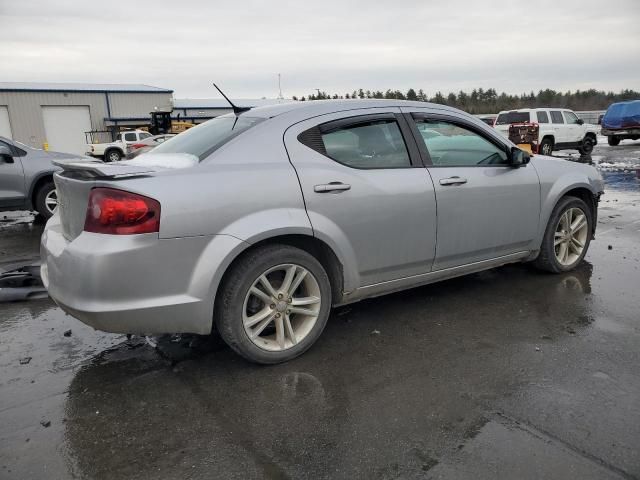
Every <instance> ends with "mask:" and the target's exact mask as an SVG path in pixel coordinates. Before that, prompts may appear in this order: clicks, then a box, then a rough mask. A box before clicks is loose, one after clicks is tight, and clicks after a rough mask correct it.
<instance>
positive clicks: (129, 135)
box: [124, 132, 136, 142]
mask: <svg viewBox="0 0 640 480" xmlns="http://www.w3.org/2000/svg"><path fill="white" fill-rule="evenodd" d="M124 141H125V142H135V141H136V134H135V132H129V133H125V134H124Z"/></svg>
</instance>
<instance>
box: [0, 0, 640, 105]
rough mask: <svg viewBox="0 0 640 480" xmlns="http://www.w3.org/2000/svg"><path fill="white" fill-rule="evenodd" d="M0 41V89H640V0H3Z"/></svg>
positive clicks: (257, 92)
mask: <svg viewBox="0 0 640 480" xmlns="http://www.w3.org/2000/svg"><path fill="white" fill-rule="evenodd" d="M526 5H529V7H526ZM0 42H1V43H0V45H1V48H0V65H2V68H1V70H0V72H2V73H1V74H0V81H43V82H44V81H52V82H54V81H55V82H96V83H98V82H99V83H146V84H150V85H155V86H160V87H166V88H171V89H173V90H175V96H176V97H178V98H185V97H186V98H207V97H215V96H216V92H215V91H214V90H213V87H211V82H212V81H215V82H216V83H218V84H219V85H221V86H222V87H223V89H224V90H226V91H227V92H228V93H229V95H231V96H233V97H236V98H241V97H244V98H252V97H255V98H259V97H275V96H276V95H277V93H278V89H277V74H278V73H281V74H282V91H283V94H284V95H285V96H286V97H290V96H292V95H298V96H300V95H306V94H308V93H310V92H313V91H314V89H315V88H320V89H322V90H325V91H327V92H330V93H334V92H338V93H345V92H350V91H352V90H354V89H356V88H360V87H361V88H364V89H365V90H366V89H371V90H378V89H379V90H385V89H387V88H391V89H401V90H406V89H407V88H409V87H413V88H416V89H418V88H423V89H424V90H425V91H426V92H427V94H429V95H432V94H434V93H435V92H436V91H438V90H439V91H442V92H443V93H445V94H446V93H448V92H451V91H458V90H461V89H462V90H467V91H469V90H471V89H472V88H474V87H483V88H489V87H493V88H496V89H497V90H498V91H499V92H500V91H506V92H508V93H521V92H524V91H527V92H528V91H530V90H538V89H540V88H553V89H556V90H563V91H564V90H569V89H571V90H575V89H587V88H596V89H604V90H614V91H618V90H620V89H623V88H633V89H635V90H640V0H593V1H592V0H552V1H547V0H539V1H538V0H519V1H514V0H495V1H494V0H442V1H435V0H394V1H386V2H375V1H371V0H369V1H349V0H341V1H334V0H324V1H317V0H316V1H313V2H306V1H303V0H299V1H291V2H284V1H251V0H236V1H225V2H221V1H216V0H209V1H207V0H183V1H176V0H172V1H163V0H155V1H139V0H136V1H132V0H127V1H119V0H111V1H108V2H97V1H92V0H55V1H52V0H0Z"/></svg>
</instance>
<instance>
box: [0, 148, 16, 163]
mask: <svg viewBox="0 0 640 480" xmlns="http://www.w3.org/2000/svg"><path fill="white" fill-rule="evenodd" d="M0 163H13V153H11V150H9V147H7V146H6V145H0Z"/></svg>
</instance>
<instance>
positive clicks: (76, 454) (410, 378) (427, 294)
mask: <svg viewBox="0 0 640 480" xmlns="http://www.w3.org/2000/svg"><path fill="white" fill-rule="evenodd" d="M597 148H600V146H598V147H597ZM607 148H608V147H605V148H602V149H601V150H603V151H608V150H607ZM638 149H639V150H640V148H638ZM610 150H611V151H614V150H615V149H610ZM596 154H599V155H602V152H599V151H595V152H594V155H596ZM625 155H626V153H625ZM604 173H605V178H606V179H607V182H610V181H611V184H610V188H608V190H607V193H606V195H605V196H604V197H603V201H602V204H601V210H600V218H599V226H598V235H597V239H596V240H595V241H594V242H593V243H592V244H591V250H590V252H589V254H588V256H587V261H586V262H584V263H583V264H582V265H581V266H580V268H578V269H576V270H575V271H573V272H570V273H567V274H563V275H547V274H542V273H539V272H536V271H534V270H532V269H530V268H529V267H528V266H526V265H511V266H506V267H502V268H499V269H495V270H491V271H488V272H483V273H479V274H475V275H471V276H468V277H463V278H458V279H454V280H450V281H446V282H443V283H440V284H435V285H431V286H427V287H423V288H418V289H414V290H411V291H406V292H401V293H398V294H395V295H391V296H387V297H381V298H378V299H373V300H369V301H365V302H361V303H359V304H356V305H352V306H349V307H345V308H342V309H338V310H336V311H334V312H333V314H332V316H331V318H330V320H329V323H328V325H327V328H326V331H325V333H324V334H323V336H322V337H321V339H320V340H319V342H318V344H317V345H316V346H314V347H313V348H312V349H311V350H310V351H309V352H308V353H307V354H305V355H304V356H303V357H301V358H299V359H297V360H295V361H293V362H290V363H288V364H285V365H279V366H274V367H259V366H255V365H251V364H248V363H246V362H244V361H243V360H241V359H240V358H239V357H238V356H237V355H235V354H233V352H231V351H230V350H229V349H228V348H225V347H224V346H223V345H221V344H220V342H219V340H217V339H216V338H215V337H196V336H180V337H165V338H160V339H157V338H156V339H153V341H154V342H158V343H159V347H158V348H157V349H154V348H152V347H151V346H150V345H149V343H148V342H147V341H146V340H145V339H144V338H140V337H132V338H130V339H127V337H126V336H123V335H109V334H104V333H100V332H96V331H94V330H92V329H91V328H89V327H86V326H84V325H83V324H81V323H79V322H77V321H75V320H74V319H72V318H71V317H68V316H66V315H65V314H64V313H62V312H61V311H60V309H58V308H57V307H56V306H55V305H54V304H53V303H52V302H51V301H49V300H36V301H32V302H27V303H20V304H4V305H1V306H0V312H1V316H0V338H2V342H1V343H0V368H1V369H2V372H3V374H2V377H1V378H0V392H1V395H0V424H1V425H3V426H2V427H1V428H0V458H2V465H1V466H0V468H2V470H0V477H2V478H16V479H22V478H68V477H72V478H207V479H209V478H243V479H244V478H301V477H302V478H425V477H426V478H440V477H442V478H495V477H496V476H498V474H499V473H503V474H505V475H506V474H507V473H513V475H512V476H511V478H529V477H528V476H527V475H529V476H535V475H536V474H540V475H537V476H538V477H540V476H542V477H544V478H571V477H574V478H630V477H634V476H635V477H637V476H640V453H639V452H638V449H637V445H638V444H639V443H640V441H639V440H640V410H639V409H638V408H637V402H638V398H640V369H638V366H639V365H640V348H639V346H640V324H639V321H640V320H639V318H638V314H637V288H638V285H639V284H640V281H639V280H640V271H639V267H640V251H639V250H638V238H639V236H638V234H639V231H640V212H639V211H638V209H637V205H638V200H640V196H639V195H640V189H639V187H638V183H637V180H636V179H635V177H634V175H631V174H629V173H624V171H623V172H604ZM609 175H620V177H609ZM610 179H611V180H610ZM38 228H41V227H38V226H33V225H31V224H29V223H18V224H11V225H8V226H3V225H0V235H1V237H0V252H2V253H1V255H3V256H2V257H0V260H1V261H2V262H3V263H4V264H8V263H10V260H12V259H14V258H30V257H33V256H34V255H35V256H37V237H38V236H39V233H38ZM609 247H611V248H609ZM0 265H1V264H0ZM68 330H71V333H70V335H68V336H65V332H67V331H68ZM374 332H377V333H374ZM27 357H30V360H29V361H28V362H27V363H21V360H24V359H26V358H27ZM41 421H44V422H45V423H46V421H50V422H51V425H50V426H49V427H44V426H43V425H42V424H41V423H40V422H41ZM540 459H544V460H545V462H546V464H544V465H543V464H542V463H540ZM478 466H482V468H478ZM523 466H525V467H528V468H525V469H524V470H523V469H522V467H523ZM497 467H501V468H503V470H501V471H496V470H495V468H497ZM563 468H564V470H563ZM545 469H546V470H545ZM465 473H466V474H465ZM559 474H562V475H561V476H560V477H558V475H559ZM503 476H504V475H503ZM507 476H509V475H507Z"/></svg>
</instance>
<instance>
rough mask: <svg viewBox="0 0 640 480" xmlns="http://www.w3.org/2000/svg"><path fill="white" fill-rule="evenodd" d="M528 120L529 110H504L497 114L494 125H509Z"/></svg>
mask: <svg viewBox="0 0 640 480" xmlns="http://www.w3.org/2000/svg"><path fill="white" fill-rule="evenodd" d="M528 121H529V112H505V113H501V114H500V115H498V118H496V125H509V124H512V123H524V122H528Z"/></svg>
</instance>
